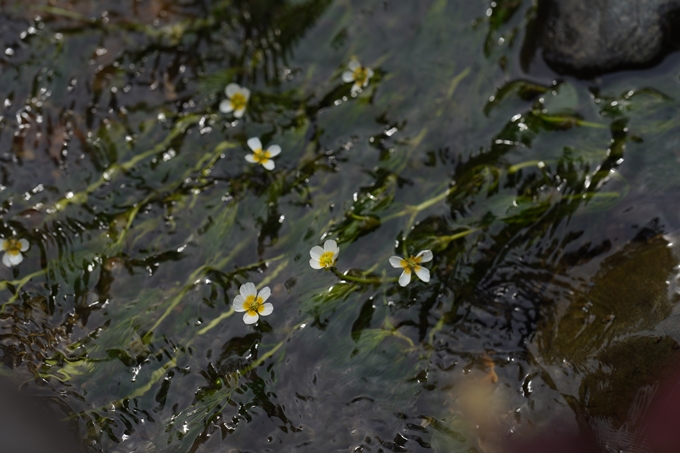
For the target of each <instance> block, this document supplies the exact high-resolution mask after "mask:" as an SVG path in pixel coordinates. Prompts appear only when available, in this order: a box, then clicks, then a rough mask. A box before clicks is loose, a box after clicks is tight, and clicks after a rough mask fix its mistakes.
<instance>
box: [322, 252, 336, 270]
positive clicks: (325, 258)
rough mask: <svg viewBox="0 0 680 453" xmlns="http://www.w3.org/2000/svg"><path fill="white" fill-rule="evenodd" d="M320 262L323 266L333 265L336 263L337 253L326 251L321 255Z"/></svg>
mask: <svg viewBox="0 0 680 453" xmlns="http://www.w3.org/2000/svg"><path fill="white" fill-rule="evenodd" d="M319 264H320V265H321V267H326V268H328V267H333V266H334V265H335V254H334V253H333V252H324V254H323V255H321V256H320V257H319Z"/></svg>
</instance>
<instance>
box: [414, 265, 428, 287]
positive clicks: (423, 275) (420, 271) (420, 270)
mask: <svg viewBox="0 0 680 453" xmlns="http://www.w3.org/2000/svg"><path fill="white" fill-rule="evenodd" d="M416 275H417V276H418V278H419V279H421V280H422V281H424V282H425V283H427V282H429V281H430V271H429V270H428V269H426V268H424V267H423V266H418V267H417V268H416Z"/></svg>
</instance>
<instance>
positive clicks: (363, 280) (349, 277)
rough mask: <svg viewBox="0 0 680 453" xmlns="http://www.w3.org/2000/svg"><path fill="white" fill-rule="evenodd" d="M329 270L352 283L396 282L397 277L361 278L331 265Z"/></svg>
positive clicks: (376, 283) (375, 283)
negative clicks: (344, 272)
mask: <svg viewBox="0 0 680 453" xmlns="http://www.w3.org/2000/svg"><path fill="white" fill-rule="evenodd" d="M330 271H331V272H332V273H334V274H335V275H336V276H337V277H338V278H340V279H342V280H347V281H350V282H354V283H360V284H362V285H378V284H380V283H391V282H396V281H398V280H399V279H397V278H381V277H376V278H363V277H355V276H353V275H347V274H343V273H342V272H340V271H339V270H338V269H337V268H335V267H331V268H330Z"/></svg>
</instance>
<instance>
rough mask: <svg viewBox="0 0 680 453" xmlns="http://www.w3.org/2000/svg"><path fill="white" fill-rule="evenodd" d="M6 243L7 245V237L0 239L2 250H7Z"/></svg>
mask: <svg viewBox="0 0 680 453" xmlns="http://www.w3.org/2000/svg"><path fill="white" fill-rule="evenodd" d="M6 245H7V239H0V250H5V246H6Z"/></svg>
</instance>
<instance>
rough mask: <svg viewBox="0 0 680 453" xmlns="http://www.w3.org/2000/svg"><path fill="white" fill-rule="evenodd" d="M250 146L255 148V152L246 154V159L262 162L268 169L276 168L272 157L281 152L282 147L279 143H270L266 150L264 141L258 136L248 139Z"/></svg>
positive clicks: (253, 162)
mask: <svg viewBox="0 0 680 453" xmlns="http://www.w3.org/2000/svg"><path fill="white" fill-rule="evenodd" d="M248 148H250V149H252V150H253V154H248V155H246V160H247V161H248V162H250V163H251V164H262V166H263V167H264V168H266V169H267V170H273V169H274V161H273V160H272V157H274V156H278V155H279V154H281V147H280V146H279V145H269V148H267V150H266V151H264V150H263V149H262V142H261V141H260V139H259V138H257V137H253V138H249V139H248Z"/></svg>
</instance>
